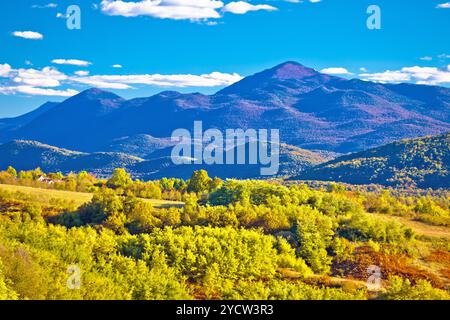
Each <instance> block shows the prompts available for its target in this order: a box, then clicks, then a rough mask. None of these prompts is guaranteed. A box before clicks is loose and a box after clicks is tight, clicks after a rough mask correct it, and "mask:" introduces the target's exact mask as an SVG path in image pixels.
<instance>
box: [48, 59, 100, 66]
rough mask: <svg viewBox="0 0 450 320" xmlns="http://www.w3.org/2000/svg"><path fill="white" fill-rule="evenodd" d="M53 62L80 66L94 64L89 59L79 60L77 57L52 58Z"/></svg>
mask: <svg viewBox="0 0 450 320" xmlns="http://www.w3.org/2000/svg"><path fill="white" fill-rule="evenodd" d="M52 63H54V64H60V65H62V64H64V65H70V66H78V67H87V66H89V65H91V64H92V63H91V62H89V61H84V60H77V59H54V60H52Z"/></svg>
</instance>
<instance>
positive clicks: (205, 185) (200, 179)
mask: <svg viewBox="0 0 450 320" xmlns="http://www.w3.org/2000/svg"><path fill="white" fill-rule="evenodd" d="M211 181H212V179H211V178H210V177H209V176H208V172H206V171H205V170H199V171H195V172H194V173H193V174H192V177H191V179H189V183H188V188H187V191H188V192H195V193H201V192H205V191H209V188H210V185H211Z"/></svg>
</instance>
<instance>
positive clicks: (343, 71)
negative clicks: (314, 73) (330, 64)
mask: <svg viewBox="0 0 450 320" xmlns="http://www.w3.org/2000/svg"><path fill="white" fill-rule="evenodd" d="M320 72H322V73H325V74H342V75H345V74H347V75H350V74H352V73H351V72H349V71H348V70H347V69H345V68H325V69H322V70H321V71H320Z"/></svg>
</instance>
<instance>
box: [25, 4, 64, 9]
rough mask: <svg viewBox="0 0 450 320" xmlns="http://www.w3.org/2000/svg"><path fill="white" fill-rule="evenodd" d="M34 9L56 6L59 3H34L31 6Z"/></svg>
mask: <svg viewBox="0 0 450 320" xmlns="http://www.w3.org/2000/svg"><path fill="white" fill-rule="evenodd" d="M31 7H32V8H33V9H45V8H56V7H58V5H57V4H56V3H47V4H43V5H39V4H34V5H32V6H31Z"/></svg>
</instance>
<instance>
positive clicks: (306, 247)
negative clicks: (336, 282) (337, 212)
mask: <svg viewBox="0 0 450 320" xmlns="http://www.w3.org/2000/svg"><path fill="white" fill-rule="evenodd" d="M302 209H303V210H302V212H301V213H300V214H299V215H298V217H297V224H296V231H297V237H298V241H299V250H298V251H299V254H300V256H301V257H302V258H303V259H305V261H306V262H307V263H308V265H309V266H310V267H311V268H312V269H313V271H315V272H317V273H325V274H326V273H329V272H330V265H331V261H332V259H331V257H329V256H328V252H327V248H328V247H329V246H330V244H331V240H332V238H333V235H334V231H333V222H332V220H331V218H329V217H327V216H325V215H323V214H322V213H320V212H319V211H317V210H315V209H311V208H309V207H306V206H302Z"/></svg>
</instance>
